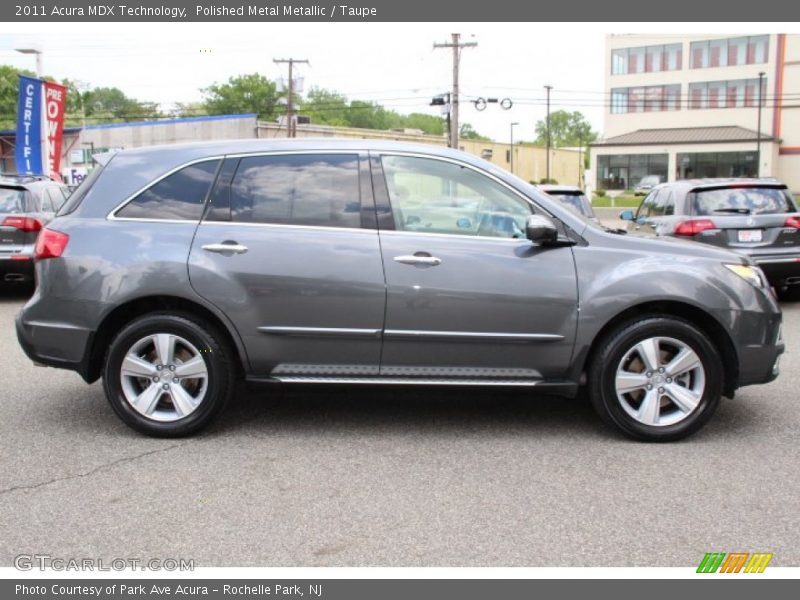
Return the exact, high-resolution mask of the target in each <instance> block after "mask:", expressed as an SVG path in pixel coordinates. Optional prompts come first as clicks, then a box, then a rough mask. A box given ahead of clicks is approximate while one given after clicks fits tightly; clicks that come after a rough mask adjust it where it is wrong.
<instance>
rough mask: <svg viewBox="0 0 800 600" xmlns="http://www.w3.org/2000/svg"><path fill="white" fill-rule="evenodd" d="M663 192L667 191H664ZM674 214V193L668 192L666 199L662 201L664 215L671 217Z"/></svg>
mask: <svg viewBox="0 0 800 600" xmlns="http://www.w3.org/2000/svg"><path fill="white" fill-rule="evenodd" d="M664 191H665V192H666V191H667V190H664ZM674 214H675V193H674V192H673V191H672V190H669V193H667V197H666V198H665V199H664V215H665V216H671V215H674Z"/></svg>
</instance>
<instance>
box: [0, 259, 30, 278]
mask: <svg viewBox="0 0 800 600" xmlns="http://www.w3.org/2000/svg"><path fill="white" fill-rule="evenodd" d="M33 273H34V268H33V256H29V255H27V254H22V253H18V254H0V283H2V282H5V281H8V282H26V281H33V280H34V275H33Z"/></svg>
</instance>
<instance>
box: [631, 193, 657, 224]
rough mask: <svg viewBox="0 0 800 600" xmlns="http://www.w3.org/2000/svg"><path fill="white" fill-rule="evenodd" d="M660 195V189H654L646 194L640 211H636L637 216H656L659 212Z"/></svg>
mask: <svg viewBox="0 0 800 600" xmlns="http://www.w3.org/2000/svg"><path fill="white" fill-rule="evenodd" d="M658 195H659V190H654V191H652V192H650V193H649V194H647V196H645V199H644V200H643V201H642V204H641V206H639V212H637V213H636V218H637V219H638V218H639V217H656V216H658V214H657V208H656V206H657V202H658Z"/></svg>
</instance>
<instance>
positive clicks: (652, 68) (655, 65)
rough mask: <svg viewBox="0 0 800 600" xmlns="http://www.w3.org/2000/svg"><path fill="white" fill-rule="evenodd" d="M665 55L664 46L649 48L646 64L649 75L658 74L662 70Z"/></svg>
mask: <svg viewBox="0 0 800 600" xmlns="http://www.w3.org/2000/svg"><path fill="white" fill-rule="evenodd" d="M663 55H664V47H663V46H649V47H648V48H647V57H646V62H645V71H647V72H648V73H657V72H659V71H661V70H662V66H663V65H662V60H663V58H662V57H663Z"/></svg>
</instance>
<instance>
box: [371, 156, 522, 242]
mask: <svg viewBox="0 0 800 600" xmlns="http://www.w3.org/2000/svg"><path fill="white" fill-rule="evenodd" d="M382 163H383V171H384V174H385V177H386V186H387V189H388V192H389V200H390V201H391V204H392V216H393V217H394V224H395V229H397V230H398V231H420V232H425V233H446V234H454V235H474V236H482V237H501V238H524V237H525V221H526V219H527V218H528V216H529V215H530V214H531V213H532V209H531V206H530V205H529V204H528V203H527V202H526V201H525V200H523V199H522V198H520V197H519V196H517V195H516V194H514V193H513V192H511V191H509V190H507V189H506V188H504V187H503V186H501V185H500V184H498V183H496V182H495V181H493V180H491V179H489V178H488V177H486V176H485V175H481V174H480V173H477V172H476V171H474V170H472V169H469V168H467V167H462V166H459V165H457V164H454V163H450V162H446V161H442V160H435V159H430V158H418V157H411V156H384V157H382Z"/></svg>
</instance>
